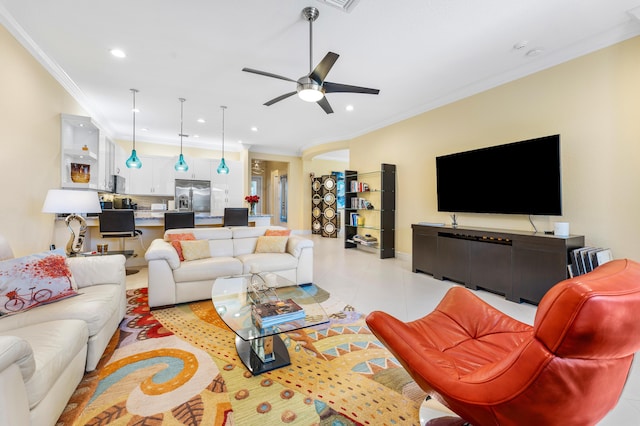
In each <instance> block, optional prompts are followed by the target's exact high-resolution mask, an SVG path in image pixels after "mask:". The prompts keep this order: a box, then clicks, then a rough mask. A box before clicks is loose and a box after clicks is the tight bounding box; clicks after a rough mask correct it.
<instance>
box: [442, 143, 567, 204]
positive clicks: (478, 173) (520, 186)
mask: <svg viewBox="0 0 640 426" xmlns="http://www.w3.org/2000/svg"><path fill="white" fill-rule="evenodd" d="M436 178H437V195H438V211H442V212H451V213H500V214H526V215H549V216H560V215H562V194H561V187H562V182H561V175H560V135H552V136H545V137H541V138H537V139H530V140H525V141H521V142H514V143H509V144H504V145H497V146H492V147H488V148H482V149H475V150H472V151H465V152H459V153H455V154H450V155H443V156H440V157H436Z"/></svg>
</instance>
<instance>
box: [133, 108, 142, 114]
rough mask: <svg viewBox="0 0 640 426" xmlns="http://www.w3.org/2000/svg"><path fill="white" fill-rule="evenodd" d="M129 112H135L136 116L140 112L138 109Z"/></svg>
mask: <svg viewBox="0 0 640 426" xmlns="http://www.w3.org/2000/svg"><path fill="white" fill-rule="evenodd" d="M131 112H135V113H136V114H137V113H139V112H140V110H139V109H138V108H132V109H131Z"/></svg>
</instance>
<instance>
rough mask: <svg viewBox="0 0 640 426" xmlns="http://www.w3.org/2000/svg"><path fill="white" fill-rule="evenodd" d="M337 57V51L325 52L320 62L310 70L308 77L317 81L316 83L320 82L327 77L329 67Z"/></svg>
mask: <svg viewBox="0 0 640 426" xmlns="http://www.w3.org/2000/svg"><path fill="white" fill-rule="evenodd" d="M338 57H340V55H338V54H337V53H333V52H329V53H327V54H326V55H325V56H324V58H322V60H321V61H320V63H319V64H318V65H316V67H315V68H314V69H313V71H311V73H310V74H309V78H311V79H313V80H314V81H316V82H318V84H322V82H323V81H324V79H325V78H326V77H327V74H329V71H331V67H333V64H335V63H336V61H337V60H338Z"/></svg>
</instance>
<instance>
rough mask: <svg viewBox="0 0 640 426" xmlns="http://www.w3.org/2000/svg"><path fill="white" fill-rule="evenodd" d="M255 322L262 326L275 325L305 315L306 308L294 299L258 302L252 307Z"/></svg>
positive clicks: (301, 317)
mask: <svg viewBox="0 0 640 426" xmlns="http://www.w3.org/2000/svg"><path fill="white" fill-rule="evenodd" d="M251 317H252V319H253V323H254V324H255V325H256V326H258V327H260V328H267V327H273V326H274V325H278V324H282V323H285V322H289V321H296V320H299V319H303V318H304V317H305V313H304V309H302V307H301V306H300V305H298V304H297V303H296V302H294V301H293V300H292V299H285V300H275V301H270V302H265V303H256V304H254V305H253V306H252V307H251Z"/></svg>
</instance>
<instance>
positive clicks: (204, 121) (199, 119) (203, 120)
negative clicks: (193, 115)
mask: <svg viewBox="0 0 640 426" xmlns="http://www.w3.org/2000/svg"><path fill="white" fill-rule="evenodd" d="M196 121H197V122H198V123H206V122H207V120H205V119H204V118H198V120H196Z"/></svg>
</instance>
